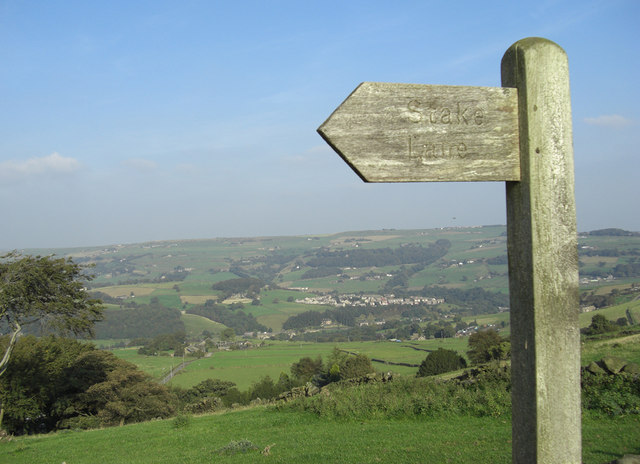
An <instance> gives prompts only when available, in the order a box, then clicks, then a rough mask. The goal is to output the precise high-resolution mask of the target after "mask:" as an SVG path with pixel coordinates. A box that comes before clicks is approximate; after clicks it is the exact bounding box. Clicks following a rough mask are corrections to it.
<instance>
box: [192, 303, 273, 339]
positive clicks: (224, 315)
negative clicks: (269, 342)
mask: <svg viewBox="0 0 640 464" xmlns="http://www.w3.org/2000/svg"><path fill="white" fill-rule="evenodd" d="M186 312H187V314H196V315H198V316H202V317H206V318H207V319H210V320H212V321H215V322H219V323H221V324H224V325H226V326H227V327H230V328H232V329H233V330H234V331H235V333H236V335H242V334H244V333H245V332H267V331H268V330H269V329H268V328H267V327H266V326H264V325H262V324H260V323H259V322H258V321H257V320H256V318H255V316H253V314H247V313H245V312H244V311H242V310H232V309H229V308H227V307H225V306H221V305H217V304H215V302H214V301H212V300H209V301H207V302H206V303H205V304H204V305H198V306H194V307H192V308H189V309H187V311H186Z"/></svg>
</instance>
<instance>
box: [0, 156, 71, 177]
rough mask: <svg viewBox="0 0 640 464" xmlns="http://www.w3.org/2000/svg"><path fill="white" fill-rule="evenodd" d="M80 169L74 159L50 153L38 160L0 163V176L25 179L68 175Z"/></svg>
mask: <svg viewBox="0 0 640 464" xmlns="http://www.w3.org/2000/svg"><path fill="white" fill-rule="evenodd" d="M79 169H80V162H79V161H78V160H77V159H75V158H68V157H65V156H61V155H60V154H59V153H52V154H50V155H48V156H42V157H40V158H30V159H28V160H26V161H14V160H9V161H4V162H2V163H0V175H2V176H3V177H19V176H20V177H26V176H35V175H43V174H52V173H53V174H69V173H73V172H76V171H78V170H79Z"/></svg>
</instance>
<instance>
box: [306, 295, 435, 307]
mask: <svg viewBox="0 0 640 464" xmlns="http://www.w3.org/2000/svg"><path fill="white" fill-rule="evenodd" d="M296 303H303V304H310V305H327V306H336V307H343V306H389V305H407V306H415V305H421V304H424V305H437V304H440V303H444V299H443V298H432V297H423V296H412V297H406V298H396V297H395V296H394V295H356V294H347V295H339V296H335V295H317V296H314V297H306V298H301V299H297V300H296Z"/></svg>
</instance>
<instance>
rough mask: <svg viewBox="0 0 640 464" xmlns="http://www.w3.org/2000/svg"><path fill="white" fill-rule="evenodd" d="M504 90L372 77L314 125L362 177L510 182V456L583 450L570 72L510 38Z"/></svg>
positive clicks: (576, 456) (549, 54) (560, 458)
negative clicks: (394, 81) (393, 81)
mask: <svg viewBox="0 0 640 464" xmlns="http://www.w3.org/2000/svg"><path fill="white" fill-rule="evenodd" d="M502 85H503V87H498V88H492V87H488V88H487V87H452V86H432V85H413V84H385V83H370V82H365V83H363V84H361V85H360V86H358V87H357V88H356V89H355V90H354V91H353V93H352V94H351V95H350V96H349V97H348V98H347V99H346V100H345V101H344V102H343V103H342V105H340V107H338V109H336V110H335V111H334V113H333V114H332V115H331V116H330V117H329V118H328V119H327V121H325V122H324V124H322V125H321V126H320V128H319V129H318V132H319V133H320V135H321V136H322V137H323V138H324V139H325V140H326V141H327V143H329V145H331V147H332V148H333V149H334V150H335V151H336V152H337V153H338V154H339V155H340V156H341V157H342V158H343V159H344V160H345V161H346V162H347V164H349V166H351V168H352V169H353V170H354V171H355V172H356V173H357V174H358V175H359V176H360V177H361V178H362V179H363V180H364V181H366V182H430V181H453V182H455V181H504V182H506V194H507V236H508V241H507V250H508V254H509V293H510V300H511V369H512V370H511V372H512V402H513V407H512V435H513V440H512V443H513V451H512V458H513V462H514V463H527V464H528V463H539V464H543V463H544V464H549V463H575V464H579V463H580V462H581V461H582V456H581V414H580V336H579V330H578V308H579V299H578V251H577V229H576V217H575V200H574V179H573V141H572V129H571V103H570V96H569V69H568V63H567V56H566V54H565V52H564V51H563V50H562V49H561V48H560V47H559V46H558V45H556V44H555V43H553V42H550V41H548V40H546V39H540V38H529V39H523V40H520V41H518V42H516V43H515V44H513V45H512V46H511V47H510V48H509V49H508V50H507V52H506V53H505V55H504V57H503V59H502Z"/></svg>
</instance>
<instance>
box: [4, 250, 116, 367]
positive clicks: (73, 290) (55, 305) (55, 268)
mask: <svg viewBox="0 0 640 464" xmlns="http://www.w3.org/2000/svg"><path fill="white" fill-rule="evenodd" d="M91 278H92V277H91V276H89V275H87V274H86V273H85V272H84V267H83V266H81V265H79V264H76V263H74V262H73V261H72V260H71V258H67V259H65V258H54V257H53V256H29V255H21V254H20V253H17V252H15V251H14V252H11V253H8V254H6V255H4V256H0V333H4V334H8V335H9V342H8V344H6V348H5V350H4V355H3V357H2V360H0V376H1V375H2V374H3V373H4V372H5V370H6V369H7V364H8V363H9V359H10V357H11V351H12V350H13V348H14V346H15V343H16V340H17V337H18V335H19V334H20V332H21V331H22V329H23V328H24V327H26V326H30V325H39V326H40V328H41V329H42V331H43V332H52V333H57V334H60V335H84V334H86V335H93V325H94V323H95V322H97V321H99V320H101V319H102V317H103V316H102V309H103V308H102V303H101V302H100V300H97V299H94V298H91V297H90V295H89V294H88V293H87V290H86V288H85V282H88V281H90V280H91Z"/></svg>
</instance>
